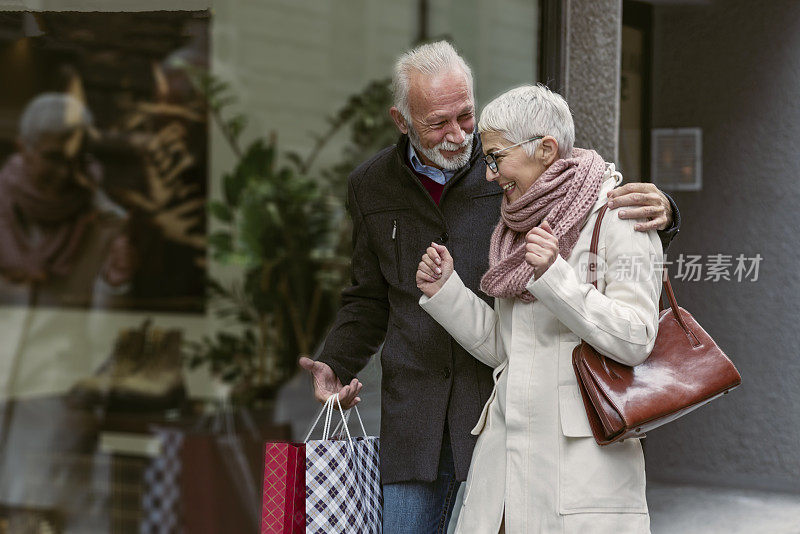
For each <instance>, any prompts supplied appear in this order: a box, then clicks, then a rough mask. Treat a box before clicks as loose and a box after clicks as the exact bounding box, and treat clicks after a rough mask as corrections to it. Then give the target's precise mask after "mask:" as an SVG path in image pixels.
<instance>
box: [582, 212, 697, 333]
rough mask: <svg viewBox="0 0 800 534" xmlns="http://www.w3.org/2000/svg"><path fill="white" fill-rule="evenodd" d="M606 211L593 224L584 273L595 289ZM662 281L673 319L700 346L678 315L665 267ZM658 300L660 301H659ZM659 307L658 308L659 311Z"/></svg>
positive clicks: (675, 300) (681, 317)
mask: <svg viewBox="0 0 800 534" xmlns="http://www.w3.org/2000/svg"><path fill="white" fill-rule="evenodd" d="M606 211H608V204H603V207H602V208H600V213H598V214H597V220H596V221H595V223H594V231H593V232H592V243H591V245H590V246H589V271H588V272H587V273H586V281H587V282H588V283H590V284H592V285H593V286H594V288H595V289H597V261H596V260H597V245H598V243H599V242H600V224H601V223H602V222H603V216H604V215H605V214H606ZM662 279H663V280H664V292H665V293H666V294H667V300H668V301H669V305H670V307H671V308H672V314H673V317H675V319H676V320H677V321H678V324H679V325H680V327H681V329H682V330H683V331H684V333H685V334H686V337H688V338H689V339H690V340H691V342H692V345H693V346H695V347H697V346H699V345H700V342H699V341H698V340H697V337H695V335H694V334H693V333H692V331H691V330H689V327H688V326H686V322H685V321H684V320H683V316H682V315H681V314H680V313H678V300H677V299H676V298H675V292H674V291H672V284H671V283H670V281H669V272H668V271H667V267H666V265H665V266H664V268H663V271H662ZM659 300H660V299H659ZM660 309H661V306H659V310H660Z"/></svg>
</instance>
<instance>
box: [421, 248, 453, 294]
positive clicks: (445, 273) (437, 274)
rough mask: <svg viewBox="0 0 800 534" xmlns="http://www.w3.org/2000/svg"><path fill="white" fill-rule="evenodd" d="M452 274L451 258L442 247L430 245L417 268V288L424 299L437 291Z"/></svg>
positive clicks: (448, 252)
mask: <svg viewBox="0 0 800 534" xmlns="http://www.w3.org/2000/svg"><path fill="white" fill-rule="evenodd" d="M451 274H453V257H452V256H450V251H448V250H447V247H445V246H444V245H439V244H437V243H431V246H429V247H428V250H426V251H425V254H424V255H423V256H422V261H421V262H419V266H418V267H417V287H418V288H420V289H421V290H422V292H423V293H424V294H425V296H426V297H432V296H434V295H435V294H436V292H437V291H439V288H441V287H442V286H443V285H444V283H445V282H447V279H448V278H450V275H451Z"/></svg>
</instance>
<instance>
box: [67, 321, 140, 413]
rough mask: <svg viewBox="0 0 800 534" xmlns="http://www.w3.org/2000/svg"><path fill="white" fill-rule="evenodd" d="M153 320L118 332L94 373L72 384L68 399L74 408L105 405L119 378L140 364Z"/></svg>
mask: <svg viewBox="0 0 800 534" xmlns="http://www.w3.org/2000/svg"><path fill="white" fill-rule="evenodd" d="M149 328H150V320H149V319H148V320H146V321H144V323H142V325H141V326H140V327H139V328H126V329H124V330H122V331H121V332H120V333H119V334H118V335H117V340H116V342H115V343H114V350H112V351H111V355H110V356H109V357H108V359H106V361H104V362H103V364H102V365H101V366H100V367H99V368H98V369H97V370H96V371H95V373H94V374H93V375H91V376H87V377H85V378H82V379H80V380H79V381H78V382H76V383H75V385H74V386H72V389H71V390H70V392H69V395H68V400H69V402H70V404H71V405H73V406H75V407H86V408H88V407H92V406H96V405H100V404H105V403H106V402H107V401H108V398H109V395H110V394H111V390H112V388H113V387H114V385H115V383H116V382H117V380H119V379H120V378H122V377H125V376H128V375H130V374H131V373H133V372H135V371H136V370H137V369H138V368H139V367H141V360H142V355H143V351H144V347H145V337H146V335H147V332H148V329H149Z"/></svg>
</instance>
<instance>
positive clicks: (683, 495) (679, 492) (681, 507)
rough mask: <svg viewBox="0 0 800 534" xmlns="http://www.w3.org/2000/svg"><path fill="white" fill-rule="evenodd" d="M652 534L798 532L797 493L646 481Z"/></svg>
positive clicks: (799, 529) (799, 519)
mask: <svg viewBox="0 0 800 534" xmlns="http://www.w3.org/2000/svg"><path fill="white" fill-rule="evenodd" d="M647 504H648V506H649V507H650V517H651V530H652V534H800V495H791V494H784V493H767V492H760V491H749V490H733V489H723V488H707V487H697V486H677V485H667V484H656V483H654V482H650V483H649V484H648V490H647Z"/></svg>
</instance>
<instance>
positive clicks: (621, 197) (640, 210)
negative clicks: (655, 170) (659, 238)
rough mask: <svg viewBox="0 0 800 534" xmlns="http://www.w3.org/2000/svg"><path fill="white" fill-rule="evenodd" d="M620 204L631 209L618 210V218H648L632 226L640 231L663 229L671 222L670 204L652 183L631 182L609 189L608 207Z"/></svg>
mask: <svg viewBox="0 0 800 534" xmlns="http://www.w3.org/2000/svg"><path fill="white" fill-rule="evenodd" d="M622 206H632V209H626V210H620V211H619V218H620V219H648V222H646V223H636V225H635V226H634V228H635V229H636V230H638V231H640V232H646V231H648V230H665V229H667V228H669V226H670V225H671V224H672V206H671V205H670V203H669V200H667V197H666V196H665V195H664V193H662V192H661V191H659V190H658V188H657V187H656V186H654V185H653V184H650V183H641V182H632V183H629V184H625V185H623V186H622V187H617V188H615V189H612V190H611V191H609V193H608V207H609V208H618V207H622Z"/></svg>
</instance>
